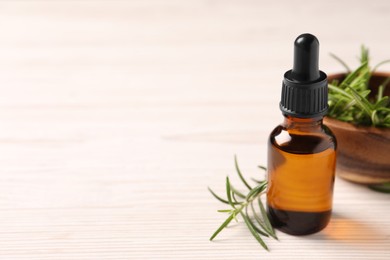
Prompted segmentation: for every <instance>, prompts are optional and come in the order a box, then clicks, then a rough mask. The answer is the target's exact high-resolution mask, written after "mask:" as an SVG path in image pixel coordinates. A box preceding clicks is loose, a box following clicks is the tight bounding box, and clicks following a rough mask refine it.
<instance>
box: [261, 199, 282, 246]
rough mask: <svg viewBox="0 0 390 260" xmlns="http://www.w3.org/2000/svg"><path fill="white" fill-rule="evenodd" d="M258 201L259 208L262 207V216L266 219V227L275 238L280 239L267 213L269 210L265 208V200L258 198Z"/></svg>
mask: <svg viewBox="0 0 390 260" xmlns="http://www.w3.org/2000/svg"><path fill="white" fill-rule="evenodd" d="M257 201H258V202H259V208H260V212H261V216H262V217H263V220H264V224H265V227H266V228H267V230H268V231H269V234H270V235H271V236H272V237H274V238H275V239H278V238H277V237H276V234H275V230H274V228H273V227H272V225H271V222H270V221H269V219H268V215H267V212H266V211H265V208H264V205H263V202H262V201H261V198H258V199H257Z"/></svg>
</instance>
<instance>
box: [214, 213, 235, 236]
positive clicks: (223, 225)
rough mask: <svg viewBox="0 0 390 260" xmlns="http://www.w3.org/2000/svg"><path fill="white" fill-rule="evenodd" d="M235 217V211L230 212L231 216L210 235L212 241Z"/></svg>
mask: <svg viewBox="0 0 390 260" xmlns="http://www.w3.org/2000/svg"><path fill="white" fill-rule="evenodd" d="M233 218H234V213H232V214H230V215H229V217H228V218H227V219H226V220H225V221H224V222H223V223H222V225H221V226H220V227H219V228H218V229H217V231H215V232H214V234H213V235H212V236H211V237H210V241H211V240H213V239H214V238H215V237H216V236H217V235H218V234H219V232H221V231H222V229H224V228H225V227H226V226H227V225H229V223H230V222H231V221H232V219H233Z"/></svg>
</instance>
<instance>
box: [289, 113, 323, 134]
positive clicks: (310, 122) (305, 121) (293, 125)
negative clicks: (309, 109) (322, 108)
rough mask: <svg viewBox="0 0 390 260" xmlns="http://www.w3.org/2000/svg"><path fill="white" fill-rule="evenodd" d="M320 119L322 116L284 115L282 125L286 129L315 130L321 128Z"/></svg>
mask: <svg viewBox="0 0 390 260" xmlns="http://www.w3.org/2000/svg"><path fill="white" fill-rule="evenodd" d="M322 119H323V117H322V116H320V117H315V118H298V117H292V116H287V115H285V116H284V122H283V125H284V127H286V128H287V129H297V130H300V131H316V130H320V129H322Z"/></svg>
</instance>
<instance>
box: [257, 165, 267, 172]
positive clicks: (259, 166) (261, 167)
mask: <svg viewBox="0 0 390 260" xmlns="http://www.w3.org/2000/svg"><path fill="white" fill-rule="evenodd" d="M257 168H259V169H262V170H264V171H266V170H267V167H264V166H262V165H258V166H257Z"/></svg>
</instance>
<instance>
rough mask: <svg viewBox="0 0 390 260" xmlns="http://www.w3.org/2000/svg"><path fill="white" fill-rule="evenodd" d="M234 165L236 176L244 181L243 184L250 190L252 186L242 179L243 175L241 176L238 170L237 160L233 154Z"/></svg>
mask: <svg viewBox="0 0 390 260" xmlns="http://www.w3.org/2000/svg"><path fill="white" fill-rule="evenodd" d="M234 165H235V166H236V171H237V174H238V176H239V177H240V179H241V181H242V182H243V183H244V185H245V186H246V187H247V188H248V189H249V190H251V189H252V187H251V186H250V185H249V184H248V183H247V182H246V180H245V179H244V176H242V173H241V171H240V167H238V162H237V156H236V155H234Z"/></svg>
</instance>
